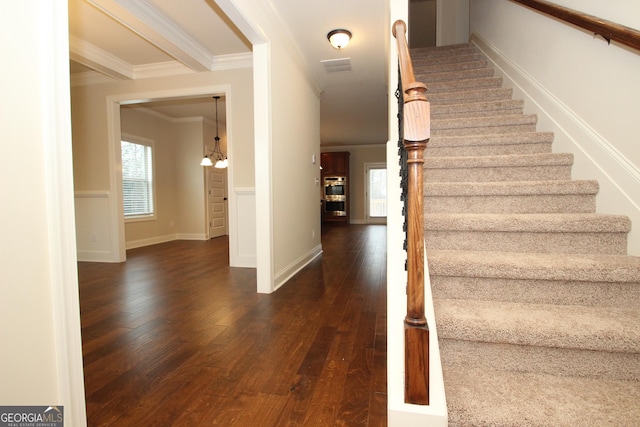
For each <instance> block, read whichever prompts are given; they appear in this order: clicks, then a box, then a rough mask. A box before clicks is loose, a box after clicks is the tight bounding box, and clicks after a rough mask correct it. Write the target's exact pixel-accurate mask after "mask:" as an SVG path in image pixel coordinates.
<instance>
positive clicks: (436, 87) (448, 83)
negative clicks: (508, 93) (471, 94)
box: [427, 77, 502, 98]
mask: <svg viewBox="0 0 640 427" xmlns="http://www.w3.org/2000/svg"><path fill="white" fill-rule="evenodd" d="M500 87H502V77H481V78H470V79H464V80H438V81H432V82H430V83H429V86H428V91H427V98H429V94H432V93H438V92H449V91H460V90H466V91H469V90H474V89H485V88H500Z"/></svg>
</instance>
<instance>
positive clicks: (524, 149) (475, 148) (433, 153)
mask: <svg viewBox="0 0 640 427" xmlns="http://www.w3.org/2000/svg"><path fill="white" fill-rule="evenodd" d="M432 141H433V140H432ZM551 144H552V143H551V142H546V143H536V144H531V143H520V144H501V145H471V146H459V147H438V146H433V145H427V149H426V151H425V157H457V156H491V155H496V156H502V155H508V154H538V153H550V152H551V150H552V148H551Z"/></svg>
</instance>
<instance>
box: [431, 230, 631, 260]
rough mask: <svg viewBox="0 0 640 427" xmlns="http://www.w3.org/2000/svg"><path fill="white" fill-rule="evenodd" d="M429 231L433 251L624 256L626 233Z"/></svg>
mask: <svg viewBox="0 0 640 427" xmlns="http://www.w3.org/2000/svg"><path fill="white" fill-rule="evenodd" d="M426 228H427V229H426V230H425V244H426V248H427V249H432V250H460V251H499V252H535V253H573V254H588V253H601V254H611V255H624V254H626V250H627V236H626V233H532V232H526V231H525V232H506V231H503V232H488V231H455V230H447V231H440V230H429V224H427V226H426Z"/></svg>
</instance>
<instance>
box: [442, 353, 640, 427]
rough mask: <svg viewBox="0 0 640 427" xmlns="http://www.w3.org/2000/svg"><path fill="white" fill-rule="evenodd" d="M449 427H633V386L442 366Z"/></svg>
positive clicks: (638, 394)
mask: <svg viewBox="0 0 640 427" xmlns="http://www.w3.org/2000/svg"><path fill="white" fill-rule="evenodd" d="M443 371H444V380H445V384H447V389H448V390H450V391H448V392H447V406H448V407H449V426H451V427H472V426H473V427H516V426H538V427H604V426H611V427H635V426H637V425H638V420H639V419H640V405H638V402H639V401H640V383H638V382H637V381H616V380H601V379H592V378H571V377H561V376H555V375H546V374H536V373H517V372H508V371H502V370H493V369H482V368H461V367H458V366H453V367H451V366H448V365H447V364H446V362H445V363H444V364H443Z"/></svg>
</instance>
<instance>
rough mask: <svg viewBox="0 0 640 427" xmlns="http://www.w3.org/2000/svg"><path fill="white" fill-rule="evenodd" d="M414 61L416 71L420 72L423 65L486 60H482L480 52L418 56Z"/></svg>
mask: <svg viewBox="0 0 640 427" xmlns="http://www.w3.org/2000/svg"><path fill="white" fill-rule="evenodd" d="M412 59H413V64H414V65H413V68H414V70H420V67H421V66H423V65H425V66H430V65H437V64H455V63H460V62H470V61H479V60H481V59H484V58H482V55H481V54H480V53H478V52H464V53H463V54H460V55H455V54H449V55H441V56H432V55H422V54H418V55H417V56H416V57H415V58H413V57H412ZM414 73H415V71H414Z"/></svg>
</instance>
